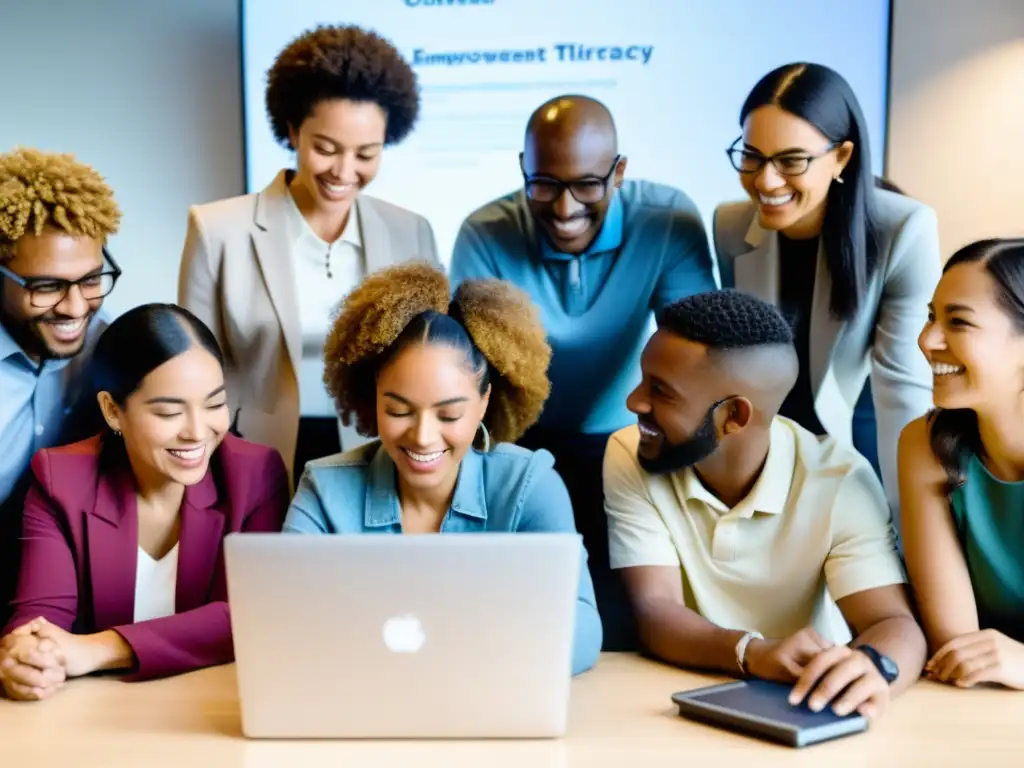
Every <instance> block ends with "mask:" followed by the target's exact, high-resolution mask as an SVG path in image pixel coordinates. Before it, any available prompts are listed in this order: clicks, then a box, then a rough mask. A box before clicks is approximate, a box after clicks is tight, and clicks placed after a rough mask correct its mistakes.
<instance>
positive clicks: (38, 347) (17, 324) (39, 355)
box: [0, 310, 96, 361]
mask: <svg viewBox="0 0 1024 768" xmlns="http://www.w3.org/2000/svg"><path fill="white" fill-rule="evenodd" d="M94 314H96V313H95V312H89V314H88V315H86V317H85V327H86V329H88V327H89V323H90V322H91V321H92V317H93V315H94ZM64 319H71V318H66V317H65V316H64V315H60V314H57V313H56V312H52V311H50V312H46V313H45V314H42V315H38V316H36V317H29V318H14V317H12V316H11V315H10V314H9V313H7V312H4V311H2V310H0V321H2V322H3V325H4V328H5V329H6V330H7V333H8V334H10V336H11V338H12V339H14V341H15V342H16V343H17V344H18V346H19V347H21V349H22V351H23V352H24V353H25V354H26V355H28V356H29V357H32V358H36V359H38V360H40V361H42V360H67V359H69V358H72V357H75V356H76V355H77V354H78V353H79V352H81V351H82V347H84V346H85V339H86V336H87V334H88V330H86V333H83V334H82V336H81V338H80V341H79V344H78V346H77V347H76V348H75V349H73V350H69V351H64V350H57V349H53V348H52V347H51V346H50V345H49V344H48V343H47V341H46V337H45V336H44V335H43V331H42V325H43V323H45V322H49V321H52V320H58V321H59V320H64Z"/></svg>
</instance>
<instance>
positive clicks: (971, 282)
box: [899, 239, 1024, 690]
mask: <svg viewBox="0 0 1024 768" xmlns="http://www.w3.org/2000/svg"><path fill="white" fill-rule="evenodd" d="M918 343H919V344H920V347H921V351H922V352H924V355H925V357H926V359H927V360H928V362H929V364H930V365H931V369H932V372H933V375H934V381H935V390H934V401H935V410H933V411H932V412H931V413H930V414H928V415H927V416H923V417H921V418H919V419H917V420H916V421H913V422H911V424H909V425H908V426H907V428H906V429H904V430H903V434H902V435H901V436H900V445H899V470H900V497H901V499H902V501H903V539H904V542H905V551H906V558H907V571H908V573H909V575H910V582H911V584H912V586H913V588H914V593H915V595H916V597H917V606H918V609H919V611H920V613H921V620H922V621H921V623H922V625H923V627H924V630H925V635H926V636H927V638H928V647H929V650H930V652H931V659H930V661H929V662H928V664H927V665H926V666H925V673H926V674H927V675H928V676H929V677H930V678H931V679H933V680H938V681H939V682H943V683H949V684H951V685H956V686H958V687H961V688H970V687H972V686H975V685H985V684H996V685H1002V686H1006V687H1008V688H1016V689H1018V690H1024V519H1022V517H1021V511H1022V510H1024V451H1022V449H1021V434H1022V433H1024V406H1022V400H1021V369H1022V368H1024V239H1016V240H983V241H981V242H977V243H972V244H971V245H968V246H965V247H964V248H961V249H960V250H959V251H957V252H956V253H955V254H953V256H952V257H951V258H950V260H949V261H947V262H946V266H945V268H944V270H943V275H942V279H941V280H940V281H939V285H938V287H937V288H936V289H935V297H934V299H933V300H932V303H931V304H930V305H929V312H928V321H927V324H926V325H925V326H924V328H923V329H922V330H921V335H920V339H919V342H918Z"/></svg>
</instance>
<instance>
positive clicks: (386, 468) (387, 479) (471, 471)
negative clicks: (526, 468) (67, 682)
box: [363, 446, 487, 531]
mask: <svg viewBox="0 0 1024 768" xmlns="http://www.w3.org/2000/svg"><path fill="white" fill-rule="evenodd" d="M367 474H368V480H369V482H368V483H367V485H366V505H365V508H366V516H365V519H364V521H363V522H364V525H365V526H366V527H367V528H381V527H385V526H393V527H396V526H400V525H401V522H402V508H401V504H400V503H399V500H398V484H397V480H396V469H395V464H394V462H393V461H392V460H391V456H390V455H388V452H387V451H386V450H384V447H383V446H381V447H379V448H378V449H377V453H376V454H375V455H374V457H373V459H372V460H371V461H370V467H369V472H368V473H367ZM452 512H454V513H455V514H456V515H457V516H458V519H453V518H452V514H451V513H452ZM486 520H487V501H486V497H485V495H484V473H483V460H482V458H481V455H480V453H479V452H478V451H476V450H475V449H470V450H469V452H467V453H466V455H465V456H464V457H463V459H462V464H461V466H460V467H459V477H458V479H457V480H456V481H455V494H454V496H453V497H452V505H451V509H450V510H449V513H448V514H447V515H445V519H444V523H442V530H445V531H453V530H454V531H457V530H473V529H476V528H480V527H482V523H484V522H486Z"/></svg>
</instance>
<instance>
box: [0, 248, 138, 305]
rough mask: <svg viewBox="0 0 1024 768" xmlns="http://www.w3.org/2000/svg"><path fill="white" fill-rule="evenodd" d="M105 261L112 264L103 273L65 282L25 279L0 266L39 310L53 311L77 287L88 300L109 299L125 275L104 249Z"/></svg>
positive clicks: (1, 273) (95, 273)
mask: <svg viewBox="0 0 1024 768" xmlns="http://www.w3.org/2000/svg"><path fill="white" fill-rule="evenodd" d="M103 259H104V261H106V262H107V264H108V265H109V269H108V268H104V269H103V270H102V271H100V272H93V273H92V274H89V275H86V276H85V277H80V278H78V279H77V280H65V279H63V278H60V277H22V276H21V275H19V274H17V273H16V272H12V271H11V270H9V269H7V268H6V267H0V275H3V276H4V277H6V278H7V279H8V280H11V281H12V282H14V283H16V284H17V285H20V286H21V287H22V289H23V290H25V291H28V294H29V301H31V303H32V306H33V307H35V308H36V309H52V308H53V307H56V306H57V305H58V304H60V303H61V302H62V301H64V299H66V298H67V295H68V293H70V292H71V288H72V286H77V287H78V291H79V293H81V294H82V298H83V299H85V300H86V301H99V300H100V299H102V298H104V297H106V296H107V295H108V294H109V293H110V292H111V291H112V290H114V285H115V284H116V283H117V278H119V277H120V276H121V267H119V266H118V265H117V262H116V261H114V257H113V256H111V255H110V251H108V250H107V249H106V248H104V249H103Z"/></svg>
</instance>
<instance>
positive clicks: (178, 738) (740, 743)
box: [0, 654, 1024, 768]
mask: <svg viewBox="0 0 1024 768" xmlns="http://www.w3.org/2000/svg"><path fill="white" fill-rule="evenodd" d="M715 681H716V678H711V677H705V676H702V675H695V674H691V673H687V672H682V671H680V670H677V669H673V668H671V667H667V666H663V665H660V664H656V663H654V662H651V661H647V660H644V659H640V658H637V657H635V656H631V655H625V654H605V655H604V656H603V657H602V658H601V662H600V664H599V665H598V666H597V667H596V668H595V669H594V670H592V671H590V672H588V673H587V674H585V675H583V676H581V677H579V678H577V679H576V680H575V681H574V683H573V688H572V713H571V717H570V724H569V733H568V735H567V736H566V737H565V738H564V739H560V740H554V741H545V740H540V741H475V742H471V741H461V742H451V741H448V742H440V741H439V742H429V741H427V742H423V741H417V742H412V741H384V742H370V741H271V742H267V741H249V740H246V739H245V738H244V737H243V736H242V735H241V721H240V718H239V709H238V700H237V698H236V690H235V670H234V667H233V666H224V667H216V668H213V669H207V670H202V671H199V672H194V673H192V674H188V675H182V676H180V677H176V678H171V679H168V680H158V681H153V682H148V683H124V682H120V681H117V680H111V679H83V680H76V681H73V682H71V683H69V684H68V686H67V687H66V688H65V690H63V691H61V692H60V693H59V694H57V696H55V697H54V698H53V699H51V700H50V701H46V702H35V703H27V704H26V703H16V702H10V701H2V700H0V763H3V764H5V765H11V766H14V765H18V766H19V767H24V768H36V767H37V766H51V765H60V766H66V767H67V768H80V767H83V766H104V767H105V768H107V767H109V768H117V767H119V766H145V767H146V768H161V767H162V766H176V767H183V768H204V767H205V766H218V768H220V767H223V768H233V767H234V766H239V767H242V766H244V768H292V766H319V765H323V766H400V767H401V768H406V767H407V766H445V767H446V768H463V767H465V768H470V767H472V768H505V767H506V766H508V767H509V768H511V767H512V766H515V768H549V766H550V767H551V768H555V767H558V768H561V767H562V766H586V767H587V768H593V767H594V766H620V767H621V768H633V767H634V766H636V767H637V768H640V767H641V766H642V767H644V768H647V767H648V766H649V767H651V768H660V767H661V766H666V767H667V766H671V768H691V767H692V768H698V767H699V768H703V766H710V767H711V768H727V766H734V765H739V766H751V767H752V768H766V766H767V767H770V766H776V765H779V766H782V765H785V766H799V765H814V766H815V767H816V768H831V766H834V765H857V766H880V765H900V766H916V765H928V766H966V767H967V768H989V767H990V766H1022V765H1024V693H1016V692H1012V691H1005V690H994V689H988V690H964V691H961V690H956V689H953V688H949V687H946V686H940V685H937V684H934V683H929V682H920V683H918V684H917V685H916V686H914V687H913V688H912V689H911V690H910V691H908V692H907V693H906V694H904V695H903V697H901V698H900V699H899V700H897V701H896V702H895V703H893V705H892V706H891V707H890V709H889V711H888V712H887V713H886V715H885V716H884V717H883V718H882V719H881V720H880V721H878V722H877V723H876V724H875V725H873V726H872V727H871V728H870V730H869V731H868V733H866V734H862V735H859V736H854V737H851V738H847V739H842V740H840V741H836V742H831V743H826V744H822V745H818V746H816V747H811V748H808V749H803V750H793V749H789V748H786V747H779V746H774V745H772V744H768V743H765V742H760V741H756V740H753V739H748V738H745V737H743V736H738V735H734V734H731V733H727V732H723V731H719V730H716V729H713V728H710V727H707V726H702V725H699V724H696V723H691V722H689V721H686V720H683V719H682V718H680V717H678V716H677V715H676V714H675V708H674V707H673V706H672V702H671V701H670V698H669V697H670V695H671V694H672V693H673V692H674V691H678V690H683V689H687V688H695V687H698V686H701V685H707V684H709V683H711V682H715ZM695 761H700V762H695Z"/></svg>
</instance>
